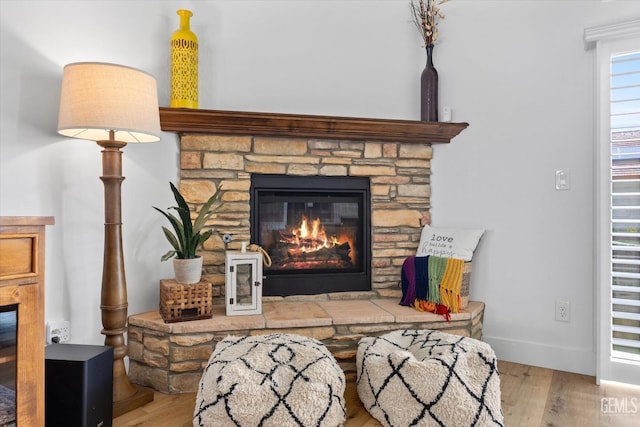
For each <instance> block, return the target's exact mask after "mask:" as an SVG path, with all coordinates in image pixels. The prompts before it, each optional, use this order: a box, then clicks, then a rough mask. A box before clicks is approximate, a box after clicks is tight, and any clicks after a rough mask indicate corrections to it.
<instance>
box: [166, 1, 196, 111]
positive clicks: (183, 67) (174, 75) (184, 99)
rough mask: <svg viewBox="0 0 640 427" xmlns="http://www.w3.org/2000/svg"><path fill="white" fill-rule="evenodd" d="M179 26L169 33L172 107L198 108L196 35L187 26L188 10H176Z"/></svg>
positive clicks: (191, 14) (189, 15) (189, 16)
mask: <svg viewBox="0 0 640 427" xmlns="http://www.w3.org/2000/svg"><path fill="white" fill-rule="evenodd" d="M177 13H178V16H180V28H179V29H178V30H176V31H175V32H174V33H173V34H172V35H171V102H170V104H169V105H170V106H171V107H173V108H198V37H197V36H196V35H195V34H194V33H193V31H191V28H190V27H189V18H191V17H192V16H193V13H191V11H190V10H185V9H180V10H178V12H177Z"/></svg>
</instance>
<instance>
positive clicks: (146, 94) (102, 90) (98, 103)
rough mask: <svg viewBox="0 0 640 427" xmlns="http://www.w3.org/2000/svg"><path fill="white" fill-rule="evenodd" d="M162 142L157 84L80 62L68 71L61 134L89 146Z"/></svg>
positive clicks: (121, 69)
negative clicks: (108, 142)
mask: <svg viewBox="0 0 640 427" xmlns="http://www.w3.org/2000/svg"><path fill="white" fill-rule="evenodd" d="M109 131H114V132H115V135H114V139H115V140H117V141H121V142H126V143H130V142H155V141H158V140H159V139H160V112H159V109H158V89H157V86H156V79H155V78H154V77H153V76H151V75H150V74H147V73H145V72H144V71H140V70H137V69H135V68H130V67H125V66H122V65H116V64H106V63H100V62H78V63H74V64H68V65H66V66H65V67H64V72H63V75H62V93H61V95H60V111H59V116H58V133H60V134H62V135H64V136H69V137H72V138H80V139H86V140H90V141H103V140H109V139H111V138H110V135H109Z"/></svg>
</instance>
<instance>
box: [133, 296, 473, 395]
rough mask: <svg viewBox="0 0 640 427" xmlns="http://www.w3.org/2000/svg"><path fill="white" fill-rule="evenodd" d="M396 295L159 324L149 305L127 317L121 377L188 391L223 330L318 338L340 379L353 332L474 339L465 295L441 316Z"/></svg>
mask: <svg viewBox="0 0 640 427" xmlns="http://www.w3.org/2000/svg"><path fill="white" fill-rule="evenodd" d="M398 301H399V298H374V299H369V300H362V299H354V300H344V299H338V300H331V299H327V300H322V301H272V302H263V305H262V311H263V314H261V315H247V316H226V314H225V307H224V306H223V305H214V306H213V316H212V318H211V319H204V320H193V321H186V322H176V323H164V321H163V320H162V317H161V316H160V313H159V312H158V311H157V310H154V311H149V312H146V313H141V314H135V315H132V316H130V317H129V329H128V347H129V378H130V380H131V381H132V382H133V383H135V384H138V385H141V386H145V387H152V388H154V389H155V390H157V391H160V392H163V393H170V394H173V393H189V392H195V391H196V390H197V387H198V383H199V381H200V377H201V376H202V371H203V368H204V367H205V366H206V364H207V361H208V360H209V357H210V356H211V353H212V352H213V349H214V347H215V345H216V343H217V342H218V341H220V340H221V339H223V338H224V337H226V336H228V335H236V336H248V335H263V334H268V333H296V334H300V335H304V336H308V337H312V338H316V339H318V340H320V341H322V342H323V343H324V344H325V345H326V346H327V348H328V349H329V350H330V351H331V353H332V354H333V356H334V357H335V358H336V359H337V360H338V362H339V363H340V366H341V367H342V369H343V370H344V371H345V375H347V377H348V378H355V373H356V369H355V353H356V350H357V346H358V342H359V340H360V338H362V337H364V336H377V335H381V334H384V333H387V332H389V331H392V330H396V329H435V330H441V331H445V332H449V333H453V334H457V335H461V336H467V337H473V338H476V339H481V338H482V322H483V316H484V303H482V302H477V301H470V302H469V304H468V305H467V307H466V308H465V309H464V310H463V311H461V312H460V313H456V314H452V315H451V319H450V321H449V322H447V321H446V320H445V319H444V318H443V317H442V316H440V315H436V314H433V313H421V312H418V311H416V310H414V309H413V308H410V307H403V306H401V305H399V304H398Z"/></svg>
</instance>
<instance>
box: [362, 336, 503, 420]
mask: <svg viewBox="0 0 640 427" xmlns="http://www.w3.org/2000/svg"><path fill="white" fill-rule="evenodd" d="M356 366H357V369H358V373H357V375H358V378H357V381H358V384H357V390H358V396H359V397H360V400H361V401H362V403H363V405H364V407H365V408H366V409H367V410H368V411H369V413H370V414H371V416H373V417H374V418H375V419H377V420H378V421H380V422H381V423H382V424H383V425H385V426H390V427H405V426H455V427H463V426H503V425H504V417H503V414H502V407H501V404H500V377H499V374H498V369H497V365H496V355H495V352H494V351H493V349H492V348H491V347H490V346H489V345H488V344H486V343H484V342H482V341H478V340H476V339H473V338H466V337H461V336H458V335H452V334H448V333H444V332H440V331H432V330H400V331H394V332H391V333H388V334H385V335H382V336H380V337H377V338H372V337H367V338H362V339H361V340H360V342H359V344H358V352H357V354H356Z"/></svg>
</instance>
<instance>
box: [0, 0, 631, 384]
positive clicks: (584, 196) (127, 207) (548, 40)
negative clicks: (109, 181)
mask: <svg viewBox="0 0 640 427" xmlns="http://www.w3.org/2000/svg"><path fill="white" fill-rule="evenodd" d="M178 8H189V9H191V10H192V11H193V12H194V17H193V19H192V24H193V25H192V27H193V29H194V31H195V32H196V34H197V35H198V37H199V40H200V52H201V53H200V107H201V108H211V109H224V110H247V111H267V112H290V113H302V114H326V115H336V116H356V117H357V116H360V117H378V118H398V119H418V118H419V107H418V97H419V95H418V86H419V83H418V81H419V75H420V72H421V70H422V67H423V66H424V62H425V55H424V50H423V49H422V48H421V46H420V38H419V36H418V34H417V32H416V30H415V29H414V27H413V26H412V25H411V24H410V14H409V9H408V1H407V0H387V1H385V0H378V1H376V0H368V1H364V0H362V1H345V0H343V1H331V0H325V1H321V0H316V1H312V0H298V1H276V0H263V1H259V0H256V1H249V0H245V1H238V0H235V1H232V0H227V1H214V0H208V1H205V0H200V1H169V0H166V1H157V0H149V1H147V0H138V1H135V2H124V1H106V0H104V1H98V0H92V1H82V2H80V1H49V0H42V1H28V0H27V1H24V0H23V1H20V2H18V1H5V0H3V1H0V20H1V21H0V31H1V33H0V49H1V50H0V55H1V56H0V81H1V86H0V95H1V96H0V123H1V126H0V215H53V216H55V218H56V225H55V226H53V227H50V228H49V229H48V235H47V238H48V240H47V260H46V262H47V269H46V274H47V285H46V286H47V289H46V318H47V319H49V320H59V319H69V320H70V321H71V334H72V342H75V343H86V344H100V343H102V342H103V336H102V335H100V333H99V332H100V329H101V322H100V311H99V304H100V301H99V300H100V282H101V270H102V239H103V235H102V233H103V226H102V224H103V218H104V217H103V210H102V209H103V207H102V206H103V205H102V203H103V201H102V197H103V191H102V183H101V181H100V180H99V179H98V176H99V175H100V173H101V165H100V161H101V160H100V150H99V147H98V146H97V145H96V144H95V143H91V142H85V141H81V140H70V139H67V138H64V137H61V136H59V135H57V134H56V124H57V110H58V102H59V90H60V82H61V76H62V67H63V66H64V65H65V64H67V63H70V62H77V61H104V62H115V63H121V64H125V65H129V66H133V67H137V68H141V69H144V70H146V71H148V72H150V73H151V74H153V75H155V76H156V78H157V80H158V88H159V97H160V104H161V105H163V106H167V105H168V102H169V101H168V97H169V95H168V88H169V71H168V67H169V55H168V40H169V37H170V35H171V32H172V31H173V30H175V29H176V28H177V22H178V17H177V15H176V14H175V11H176V10H177V9H178ZM443 9H444V11H445V14H446V19H445V20H444V21H442V23H441V25H440V31H441V38H440V40H439V43H438V45H437V46H436V50H435V64H436V67H437V69H438V71H439V73H440V100H441V106H444V105H447V106H450V107H452V108H453V114H454V121H466V122H469V123H470V126H469V128H468V129H467V130H465V131H463V132H462V134H461V135H460V136H458V137H457V138H455V139H454V140H453V142H452V143H451V144H450V145H437V146H436V148H435V155H434V160H433V162H432V166H433V171H434V174H433V177H432V182H433V198H432V204H433V210H432V216H433V225H436V226H438V225H440V226H458V227H482V228H485V229H486V230H487V231H486V233H485V236H484V237H483V239H482V241H481V244H480V246H479V248H478V251H477V253H476V257H475V258H474V261H475V262H474V272H473V279H472V297H473V298H475V299H478V300H482V301H485V302H486V304H487V310H486V314H485V325H484V334H485V337H486V339H487V341H489V342H490V343H491V344H492V345H494V347H495V348H496V351H497V352H498V356H499V357H500V358H502V359H505V360H513V361H518V362H524V363H530V364H534V365H540V366H548V367H553V368H557V369H563V370H568V371H574V372H581V373H589V374H593V373H594V372H595V362H594V338H593V335H594V332H593V331H594V319H593V316H594V310H593V305H594V304H593V293H594V290H593V288H594V278H593V269H592V263H593V242H594V238H593V214H592V212H593V148H592V146H593V139H594V133H593V127H592V121H593V117H594V116H593V113H594V105H593V102H594V101H593V98H594V91H593V88H594V81H593V64H592V62H593V57H592V55H593V53H592V52H590V51H585V50H584V48H583V43H582V34H583V30H584V28H585V27H587V26H590V25H594V24H599V23H608V22H612V21H615V20H617V19H629V18H631V17H638V16H640V2H638V1H634V0H629V1H615V2H601V1H598V0H593V1H526V0H521V1H515V0H514V1H482V0H473V1H471V0H455V1H452V2H450V3H447V4H446V5H445V6H444V7H443ZM124 153H125V154H124V166H123V173H124V175H125V176H126V177H127V179H126V180H125V181H124V183H123V190H122V191H123V201H122V203H123V212H122V215H123V223H124V226H123V227H124V251H125V265H126V271H127V283H128V294H129V312H130V313H139V312H142V311H147V310H151V309H155V308H157V306H158V280H159V279H160V278H164V277H170V276H171V274H172V273H171V271H170V265H169V264H168V263H160V262H159V256H160V255H161V254H162V253H164V252H165V250H166V248H167V244H166V243H165V242H164V238H163V236H162V234H161V231H160V226H161V224H163V221H162V219H161V218H159V215H157V214H154V211H153V210H152V209H151V206H152V205H157V206H169V205H170V204H171V199H170V193H169V189H168V181H170V180H171V181H174V182H175V181H176V180H177V176H178V158H177V155H178V148H177V137H176V136H175V135H174V134H171V133H165V134H163V138H162V141H161V142H159V143H156V144H150V145H149V144H145V145H139V146H137V145H133V144H130V145H129V146H127V147H125V149H124ZM556 169H569V170H570V171H571V176H572V181H571V184H572V189H571V190H570V191H565V192H557V191H555V189H554V173H555V170H556ZM556 299H568V300H570V301H571V303H572V313H571V315H572V319H571V322H570V323H560V322H556V321H554V301H555V300H556Z"/></svg>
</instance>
